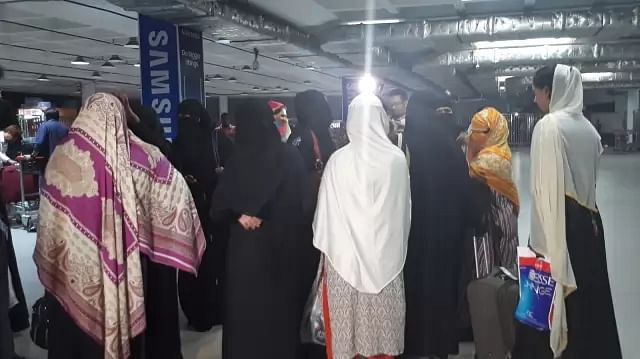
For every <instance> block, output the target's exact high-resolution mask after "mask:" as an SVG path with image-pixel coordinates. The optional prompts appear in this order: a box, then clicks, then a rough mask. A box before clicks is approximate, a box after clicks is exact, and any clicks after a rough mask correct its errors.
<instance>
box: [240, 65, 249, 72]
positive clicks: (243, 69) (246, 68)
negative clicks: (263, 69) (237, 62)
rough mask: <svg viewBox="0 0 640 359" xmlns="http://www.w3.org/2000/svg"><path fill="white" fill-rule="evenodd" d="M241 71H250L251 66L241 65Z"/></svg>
mask: <svg viewBox="0 0 640 359" xmlns="http://www.w3.org/2000/svg"><path fill="white" fill-rule="evenodd" d="M242 71H251V66H249V65H244V66H242Z"/></svg>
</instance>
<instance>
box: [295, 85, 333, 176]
mask: <svg viewBox="0 0 640 359" xmlns="http://www.w3.org/2000/svg"><path fill="white" fill-rule="evenodd" d="M295 104H296V105H295V106H296V115H297V125H296V127H295V129H294V130H293V132H292V133H291V136H289V141H288V142H289V143H290V144H292V145H294V146H296V147H297V148H298V150H300V154H301V155H302V159H303V160H304V164H305V167H306V168H307V169H308V170H309V171H313V170H316V169H318V163H319V162H320V163H322V164H324V163H327V161H328V160H329V156H331V154H332V153H333V152H334V151H335V144H334V143H333V141H332V140H331V136H330V134H329V126H330V125H331V123H332V122H333V116H332V115H331V108H330V107H329V103H328V102H327V99H326V98H325V97H324V95H323V94H322V92H320V91H317V90H308V91H304V92H300V93H298V94H296V99H295Z"/></svg>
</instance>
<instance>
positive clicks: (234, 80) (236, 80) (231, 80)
mask: <svg viewBox="0 0 640 359" xmlns="http://www.w3.org/2000/svg"><path fill="white" fill-rule="evenodd" d="M229 82H238V79H237V78H235V77H229Z"/></svg>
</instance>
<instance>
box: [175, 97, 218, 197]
mask: <svg viewBox="0 0 640 359" xmlns="http://www.w3.org/2000/svg"><path fill="white" fill-rule="evenodd" d="M212 130H213V124H212V121H211V117H210V116H209V113H208V112H207V110H206V109H205V108H204V106H203V105H202V104H201V103H200V102H198V101H196V100H185V101H183V102H182V103H181V104H180V108H179V110H178V134H177V136H176V139H175V140H174V142H173V151H174V156H175V157H176V159H177V161H178V163H179V168H178V169H179V170H180V172H181V173H182V175H183V176H185V177H186V176H192V177H193V178H195V180H196V181H198V183H199V184H200V185H201V186H204V187H205V188H209V190H211V187H212V186H213V181H214V178H215V172H214V170H215V167H216V163H215V156H214V151H213V143H212Z"/></svg>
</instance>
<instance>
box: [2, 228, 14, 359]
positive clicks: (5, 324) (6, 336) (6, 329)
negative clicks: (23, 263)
mask: <svg viewBox="0 0 640 359" xmlns="http://www.w3.org/2000/svg"><path fill="white" fill-rule="evenodd" d="M8 257H9V256H8V245H7V241H6V239H5V238H0V359H12V358H13V331H12V330H11V324H10V322H9V261H8Z"/></svg>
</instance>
